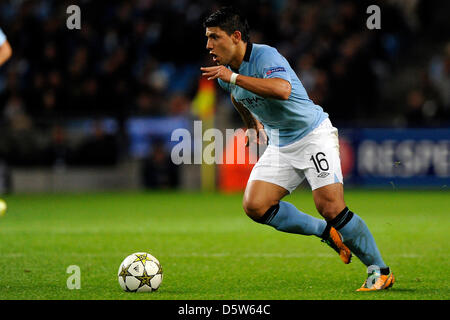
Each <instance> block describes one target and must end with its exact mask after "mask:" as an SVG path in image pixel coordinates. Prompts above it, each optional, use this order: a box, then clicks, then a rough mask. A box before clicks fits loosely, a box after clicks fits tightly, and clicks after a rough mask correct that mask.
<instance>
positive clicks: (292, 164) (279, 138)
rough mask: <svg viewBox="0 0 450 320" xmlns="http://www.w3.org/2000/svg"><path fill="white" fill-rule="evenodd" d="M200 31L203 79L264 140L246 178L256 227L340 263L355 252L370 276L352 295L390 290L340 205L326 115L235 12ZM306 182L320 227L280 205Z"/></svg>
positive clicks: (369, 244)
mask: <svg viewBox="0 0 450 320" xmlns="http://www.w3.org/2000/svg"><path fill="white" fill-rule="evenodd" d="M203 26H204V27H205V28H206V37H207V44H206V49H207V50H208V51H209V53H210V54H211V55H212V58H213V61H214V62H215V63H216V64H217V66H212V67H202V68H201V71H202V75H203V76H205V77H207V78H208V79H209V80H212V79H218V82H219V85H220V86H221V87H222V88H223V89H224V90H226V91H228V92H229V93H231V101H232V102H233V105H234V106H235V108H236V109H237V111H238V112H239V113H240V115H241V117H242V118H243V120H244V122H245V124H246V126H247V128H251V129H256V130H258V129H261V128H264V129H263V130H260V131H258V132H259V134H258V135H257V136H256V137H255V139H258V142H260V141H264V140H267V138H268V141H269V145H268V147H267V149H266V150H265V152H264V154H263V155H262V156H261V157H260V159H259V160H258V162H257V163H256V165H255V166H254V168H253V170H252V172H251V174H250V177H249V180H248V183H247V187H246V189H245V192H244V198H243V208H244V211H245V212H246V213H247V215H248V216H249V217H250V218H251V219H253V220H254V221H256V222H258V223H262V224H267V225H269V226H272V227H274V228H275V229H277V230H279V231H283V232H289V233H296V234H302V235H315V236H317V237H319V238H321V239H322V241H323V242H325V243H327V244H328V245H330V246H331V247H332V248H333V249H334V250H335V251H336V252H338V253H339V255H340V258H341V259H342V261H343V262H344V263H346V264H347V263H349V262H350V259H351V252H353V253H354V254H355V255H356V256H357V257H358V258H359V259H360V260H361V261H362V262H363V263H364V264H365V265H366V266H367V267H368V272H370V273H369V276H368V277H367V278H366V280H365V281H364V283H363V285H362V287H361V288H359V289H358V291H373V290H381V289H387V288H389V287H391V286H392V285H393V283H394V275H393V273H392V272H391V271H390V269H389V267H388V266H387V265H386V264H385V263H384V261H383V259H382V257H381V254H380V252H379V250H378V248H377V245H376V244H375V240H374V238H373V236H372V234H371V233H370V231H369V229H368V227H367V225H366V224H365V223H364V221H363V220H362V219H361V217H359V216H358V215H357V214H356V213H354V212H352V211H350V209H349V208H348V207H347V205H346V204H345V202H344V191H343V178H342V172H341V165H340V158H339V144H338V130H337V129H336V128H335V127H333V125H332V124H331V122H330V119H329V118H328V114H327V113H325V112H324V111H323V109H322V108H321V107H320V106H318V105H316V104H314V103H313V102H312V101H311V100H310V99H309V97H308V95H307V93H306V91H305V89H304V87H303V85H302V83H301V82H300V80H299V79H298V77H297V75H296V74H295V72H294V71H293V70H292V68H291V67H290V65H289V63H288V61H287V60H286V59H285V58H284V57H283V56H282V55H281V54H280V53H279V52H278V51H277V50H276V49H275V48H273V47H270V46H268V45H263V44H256V43H251V42H250V40H249V26H248V23H247V21H246V19H245V18H244V17H243V16H242V15H241V14H240V13H239V11H237V10H236V9H234V8H231V7H224V8H221V9H219V10H218V11H216V12H214V13H213V14H211V15H210V16H209V17H208V18H207V19H206V20H205V22H204V23H203ZM250 131H252V130H247V132H250ZM250 138H251V136H250ZM305 178H306V179H307V180H308V182H309V184H310V186H311V189H312V195H313V199H314V202H315V205H316V208H317V210H318V212H319V213H320V214H321V215H322V216H323V217H324V218H325V220H322V219H317V218H315V217H312V216H310V215H308V214H306V213H303V212H301V211H299V210H298V209H297V208H296V207H295V206H294V205H292V204H291V203H289V202H285V201H281V199H282V198H283V197H285V196H286V195H288V194H290V193H291V192H292V191H293V190H294V189H295V188H296V187H297V186H298V185H299V184H300V183H301V182H302V181H303V180H304V179H305ZM372 270H373V272H374V273H372V272H371V271H372Z"/></svg>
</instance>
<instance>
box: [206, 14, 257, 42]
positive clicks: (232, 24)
mask: <svg viewBox="0 0 450 320" xmlns="http://www.w3.org/2000/svg"><path fill="white" fill-rule="evenodd" d="M203 27H205V28H208V27H219V28H220V29H222V30H223V31H225V32H226V33H227V34H228V35H230V36H231V35H232V34H233V32H235V31H240V32H241V35H242V37H241V38H242V41H244V42H248V41H249V40H250V35H249V33H250V27H249V25H248V22H247V19H246V18H245V17H244V16H243V15H242V14H241V13H240V12H239V11H238V10H237V9H236V8H234V7H222V8H220V9H219V10H217V11H216V12H214V13H213V14H211V15H210V16H209V17H208V18H206V20H205V22H203Z"/></svg>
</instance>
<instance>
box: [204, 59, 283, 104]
mask: <svg viewBox="0 0 450 320" xmlns="http://www.w3.org/2000/svg"><path fill="white" fill-rule="evenodd" d="M200 70H202V71H203V73H202V75H203V76H205V77H208V80H214V79H221V80H223V81H225V82H230V80H231V75H232V74H233V72H232V71H231V70H230V69H228V68H226V67H225V66H214V67H203V68H200ZM236 85H238V86H239V87H241V88H244V89H246V90H248V91H251V92H253V93H255V94H257V95H259V96H261V97H263V98H271V99H279V100H287V99H289V96H290V94H291V89H292V88H291V84H290V83H289V82H288V81H286V80H284V79H280V78H269V79H261V78H254V77H248V76H244V75H241V74H239V75H238V76H237V78H236Z"/></svg>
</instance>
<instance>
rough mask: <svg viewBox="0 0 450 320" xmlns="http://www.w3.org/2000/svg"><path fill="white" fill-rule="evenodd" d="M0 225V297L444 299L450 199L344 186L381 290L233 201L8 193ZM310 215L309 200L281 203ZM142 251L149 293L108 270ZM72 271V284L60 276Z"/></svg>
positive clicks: (307, 196) (176, 195) (361, 271)
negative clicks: (154, 284) (369, 238)
mask: <svg viewBox="0 0 450 320" xmlns="http://www.w3.org/2000/svg"><path fill="white" fill-rule="evenodd" d="M4 199H5V200H6V201H7V203H8V211H7V213H6V215H5V216H4V217H3V218H0V274H1V275H0V300H8V299H19V300H22V299H76V300H78V299H149V300H157V299H164V300H180V299H186V300H190V299H200V300H203V299H212V300H228V299H231V300H234V299H239V300H245V299H250V300H254V299H257V300H266V299H270V300H284V299H289V300H297V299H314V300H315V299H372V300H374V299H383V300H385V299H401V300H403V299H445V300H447V299H449V298H450V291H449V272H448V271H449V269H450V268H449V267H450V265H449V254H450V250H449V240H450V238H449V216H450V193H449V192H448V191H445V190H436V191H400V190H392V191H367V190H366V191H358V190H347V191H346V202H347V204H348V205H349V207H350V208H351V209H352V210H353V211H354V212H356V213H358V214H359V215H360V216H361V217H362V218H363V219H364V220H365V221H366V223H367V224H368V226H369V228H370V230H371V231H372V233H373V235H374V237H375V240H376V241H377V244H378V247H379V248H380V251H381V253H382V255H383V258H384V260H385V261H386V262H387V263H388V264H389V265H390V266H391V267H392V269H393V271H394V274H395V276H396V280H397V281H396V284H395V285H394V287H393V288H391V289H390V290H387V291H383V292H370V293H367V292H365V293H364V292H355V289H357V288H359V287H360V286H361V284H362V282H363V280H364V278H365V276H366V268H365V266H364V265H363V264H362V263H361V262H360V261H359V260H358V259H357V258H356V257H354V258H353V261H352V263H351V264H349V265H344V264H343V263H342V262H341V260H340V259H339V257H338V256H337V254H336V253H335V252H334V251H333V250H332V249H330V248H329V247H327V246H326V245H325V244H323V243H321V242H320V241H319V239H318V238H316V237H313V236H310V237H306V236H299V235H294V234H287V233H282V232H278V231H276V230H275V229H272V228H271V227H268V226H264V225H260V224H256V223H254V222H253V221H251V220H250V219H249V218H247V217H246V216H245V214H244V213H243V210H242V207H241V201H242V200H241V199H242V195H240V194H237V195H224V194H218V193H217V194H215V193H211V194H204V193H186V192H155V193H145V192H141V193H135V192H123V193H120V192H117V193H92V194H60V195H58V194H53V195H43V194H39V195H9V196H5V197H4ZM285 200H286V201H290V202H292V203H293V204H295V205H296V206H297V207H298V208H300V209H301V210H303V211H305V212H308V213H310V214H313V215H314V216H316V217H319V215H318V213H317V212H316V210H315V208H314V204H313V201H312V197H311V193H310V192H309V191H307V190H299V191H296V192H295V193H294V194H292V195H290V196H288V197H286V198H285ZM138 251H146V252H149V253H151V254H153V255H154V256H156V257H157V258H158V259H159V260H160V262H161V264H162V267H163V272H164V280H163V282H162V285H161V287H160V288H159V290H158V291H156V292H153V293H127V292H123V291H122V289H121V288H120V286H119V284H118V281H117V270H118V267H119V265H120V263H121V262H122V260H123V259H124V258H125V257H126V256H127V255H129V254H131V253H133V252H138ZM70 265H77V266H79V267H80V270H81V289H79V290H69V289H67V286H66V281H67V278H68V277H69V276H70V274H67V273H66V269H67V267H68V266H70Z"/></svg>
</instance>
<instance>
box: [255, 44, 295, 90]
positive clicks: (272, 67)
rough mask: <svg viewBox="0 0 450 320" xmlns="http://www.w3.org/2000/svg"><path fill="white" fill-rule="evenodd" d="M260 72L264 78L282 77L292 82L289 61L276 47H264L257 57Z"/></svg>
mask: <svg viewBox="0 0 450 320" xmlns="http://www.w3.org/2000/svg"><path fill="white" fill-rule="evenodd" d="M256 68H257V72H258V74H259V75H260V76H261V77H262V78H264V79H268V78H281V79H283V80H286V81H288V82H291V77H290V75H289V70H290V66H289V63H288V61H287V60H286V59H285V58H284V57H283V56H282V55H281V54H280V53H279V52H278V51H277V50H276V49H275V48H270V47H268V48H264V49H263V50H261V52H260V53H259V54H258V55H257V57H256Z"/></svg>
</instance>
